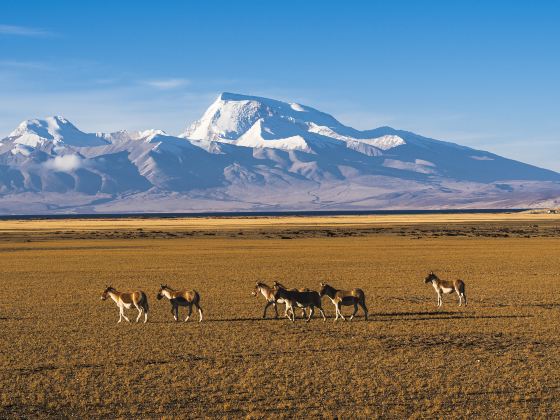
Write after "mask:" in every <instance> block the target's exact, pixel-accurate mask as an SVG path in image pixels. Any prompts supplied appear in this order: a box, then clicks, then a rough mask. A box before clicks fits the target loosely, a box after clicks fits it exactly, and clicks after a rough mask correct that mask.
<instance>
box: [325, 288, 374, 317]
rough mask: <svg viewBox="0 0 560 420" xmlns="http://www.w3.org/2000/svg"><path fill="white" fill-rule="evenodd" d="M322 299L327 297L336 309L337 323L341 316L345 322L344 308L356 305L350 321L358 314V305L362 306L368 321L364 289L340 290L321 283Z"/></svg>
mask: <svg viewBox="0 0 560 420" xmlns="http://www.w3.org/2000/svg"><path fill="white" fill-rule="evenodd" d="M319 294H320V295H321V297H323V296H327V297H328V298H329V299H330V300H331V302H332V303H333V305H334V306H335V309H336V317H335V318H334V320H335V321H336V320H337V319H338V317H339V316H340V317H341V318H342V319H343V320H346V318H344V315H342V310H341V309H342V306H352V305H354V313H353V314H352V316H351V317H350V321H352V319H353V318H354V316H355V315H356V313H357V312H358V305H360V306H361V307H362V309H363V311H364V316H365V320H366V321H367V319H368V309H367V307H366V295H365V294H364V291H363V290H362V289H352V290H338V289H335V288H334V287H332V286H329V285H328V284H326V283H321V290H320V291H319Z"/></svg>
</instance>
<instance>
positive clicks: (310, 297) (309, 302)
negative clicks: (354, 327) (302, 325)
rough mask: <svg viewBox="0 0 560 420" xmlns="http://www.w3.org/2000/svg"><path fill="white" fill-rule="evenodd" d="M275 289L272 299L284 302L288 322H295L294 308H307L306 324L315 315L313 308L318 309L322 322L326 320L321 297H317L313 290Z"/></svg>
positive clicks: (279, 287)
mask: <svg viewBox="0 0 560 420" xmlns="http://www.w3.org/2000/svg"><path fill="white" fill-rule="evenodd" d="M275 289H276V291H275V293H274V297H275V298H276V300H277V301H278V300H279V299H283V300H284V301H285V302H286V314H287V315H288V319H290V321H292V322H294V321H295V320H296V316H295V310H294V307H297V308H309V316H308V317H307V319H306V321H307V322H309V320H310V319H311V317H312V316H313V314H314V313H315V308H317V309H319V312H321V315H323V321H326V320H327V317H326V316H325V312H324V311H323V308H322V306H321V296H319V293H318V292H315V291H313V290H308V291H303V292H302V291H299V290H288V289H285V288H284V287H281V286H277V287H275ZM290 312H291V316H290Z"/></svg>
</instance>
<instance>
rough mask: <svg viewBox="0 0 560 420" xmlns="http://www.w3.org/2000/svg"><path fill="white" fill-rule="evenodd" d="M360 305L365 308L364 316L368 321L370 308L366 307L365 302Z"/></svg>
mask: <svg viewBox="0 0 560 420" xmlns="http://www.w3.org/2000/svg"><path fill="white" fill-rule="evenodd" d="M360 306H361V307H362V309H363V310H364V316H365V320H366V321H367V317H368V309H367V307H366V304H365V303H363V302H362V303H361V304H360Z"/></svg>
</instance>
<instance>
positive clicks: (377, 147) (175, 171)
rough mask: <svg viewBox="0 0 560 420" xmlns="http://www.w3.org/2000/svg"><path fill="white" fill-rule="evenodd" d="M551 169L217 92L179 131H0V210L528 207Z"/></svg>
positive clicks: (549, 197)
mask: <svg viewBox="0 0 560 420" xmlns="http://www.w3.org/2000/svg"><path fill="white" fill-rule="evenodd" d="M559 197H560V174H558V173H556V172H553V171H549V170H546V169H541V168H537V167H535V166H531V165H527V164H524V163H521V162H517V161H513V160H510V159H506V158H503V157H500V156H497V155H495V154H492V153H488V152H484V151H480V150H475V149H471V148H468V147H464V146H460V145H457V144H454V143H449V142H443V141H438V140H434V139H429V138H426V137H422V136H420V135H417V134H414V133H411V132H406V131H401V130H395V129H393V128H390V127H380V128H376V129H373V130H366V131H360V130H356V129H353V128H351V127H348V126H345V125H343V124H341V123H340V122H339V121H337V120H336V119H335V118H334V117H332V116H331V115H328V114H325V113H323V112H320V111H318V110H315V109H313V108H310V107H307V106H304V105H300V104H295V103H285V102H280V101H276V100H272V99H266V98H259V97H254V96H245V95H238V94H232V93H222V94H221V95H220V96H219V97H218V98H217V99H216V101H215V102H214V103H213V104H212V105H210V107H209V108H208V109H207V111H206V112H205V113H204V115H203V116H202V118H201V119H200V120H198V121H196V122H194V123H193V124H191V125H190V126H189V127H188V128H187V129H186V131H185V132H184V133H182V134H180V135H178V136H171V135H168V134H166V133H165V132H163V131H161V130H147V131H143V132H127V131H119V132H115V133H84V132H82V131H80V130H79V129H78V128H76V127H75V126H74V125H73V124H72V123H70V122H69V121H67V120H66V119H64V118H63V117H50V118H46V119H44V120H28V121H24V122H22V123H21V124H20V125H19V126H18V127H17V128H16V129H15V130H14V131H13V132H12V133H10V134H9V135H8V137H6V138H4V139H3V140H2V141H1V142H0V213H2V214H35V213H69V212H70V213H112V212H188V211H197V212H199V211H244V210H246V211H260V210H262V211H282V210H352V209H354V210H374V209H433V208H510V207H535V206H539V205H540V204H541V203H546V204H547V205H554V203H559V202H560V199H559Z"/></svg>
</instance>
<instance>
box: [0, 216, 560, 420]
mask: <svg viewBox="0 0 560 420" xmlns="http://www.w3.org/2000/svg"><path fill="white" fill-rule="evenodd" d="M0 255H1V256H2V259H1V261H2V263H1V264H0V278H1V282H0V285H1V286H0V417H2V418H5V417H61V416H62V417H93V416H96V417H139V418H154V417H158V418H159V417H169V418H174V417H183V418H184V417H189V418H198V417H224V416H225V417H245V418H264V417H278V418H288V417H298V418H299V417H304V416H306V417H327V418H334V417H339V418H340V417H345V418H348V417H368V418H375V417H387V418H403V417H411V418H434V417H437V418H449V417H491V416H497V417H499V418H512V417H527V418H554V417H558V415H559V413H560V373H559V371H558V366H560V353H559V352H558V348H559V344H560V338H559V336H558V332H559V331H560V216H558V215H544V214H540V215H533V214H520V213H516V214H501V215H495V214H491V215H488V214H478V215H477V214H470V215H418V216H404V215H403V216H348V217H283V218H275V217H266V218H265V217H263V218H250V217H247V218H198V219H142V218H137V219H99V220H91V219H84V220H75V219H72V220H25V221H20V220H18V221H0ZM430 270H434V271H435V272H436V273H438V274H439V275H440V276H441V277H442V278H448V279H454V278H461V279H463V280H464V281H465V283H466V286H467V295H468V298H469V305H468V306H467V307H458V306H457V299H456V296H446V298H445V300H444V306H443V308H441V309H439V310H437V309H436V307H435V303H436V296H435V293H434V290H433V288H432V287H431V286H429V285H425V284H424V282H423V279H424V277H425V276H426V274H427V272H428V271H430ZM258 280H260V281H264V282H266V283H272V282H273V281H274V280H279V281H281V282H282V283H285V284H287V285H289V286H294V287H295V286H298V287H309V288H312V289H318V288H319V282H321V281H327V282H328V283H330V284H331V285H333V286H335V287H338V288H351V287H360V288H362V289H363V290H364V291H365V293H366V296H367V304H368V306H369V310H370V318H369V321H365V320H364V319H363V317H362V316H359V317H358V318H356V319H354V320H353V321H352V322H343V321H338V322H336V323H335V322H333V315H334V307H333V306H332V304H331V303H330V301H328V299H327V298H325V299H323V305H324V308H325V310H326V313H327V315H328V316H329V318H328V319H327V321H326V322H323V321H322V320H320V319H319V318H317V317H315V318H314V319H313V320H312V321H311V322H309V323H306V322H304V321H303V320H301V319H297V320H296V322H295V323H291V322H289V321H288V320H287V319H285V318H284V319H282V318H280V319H278V320H275V319H273V318H271V317H272V315H273V312H272V311H271V310H270V309H269V313H268V316H269V318H268V319H262V311H263V308H264V303H265V302H264V299H263V298H262V296H259V297H254V296H251V292H252V290H253V288H254V284H255V282H256V281H258ZM160 283H167V284H169V285H170V286H171V287H175V288H193V289H196V290H198V291H199V292H200V294H201V305H202V307H203V309H204V311H205V320H204V321H203V322H202V323H200V324H199V323H197V322H193V321H192V320H191V321H189V322H188V323H184V322H178V323H175V322H173V320H172V316H171V313H170V305H169V302H167V301H165V300H161V301H157V300H156V299H155V295H156V293H157V291H158V286H159V284H160ZM108 284H111V285H112V286H114V287H115V288H117V289H119V290H121V289H122V290H134V289H138V288H139V289H142V290H144V291H145V292H146V293H147V294H148V297H149V299H150V314H149V321H148V323H147V324H135V323H131V324H127V323H121V324H117V323H116V321H117V320H118V310H117V307H116V306H115V304H114V303H113V302H112V301H104V302H103V301H101V300H100V296H101V293H102V291H103V289H104V287H105V286H106V285H108ZM348 311H349V309H348V308H347V309H346V312H348ZM128 312H129V315H131V317H132V318H134V317H135V315H136V312H135V311H128ZM298 313H299V311H298ZM182 315H183V316H184V312H182ZM359 315H361V312H359ZM195 319H196V317H195Z"/></svg>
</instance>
